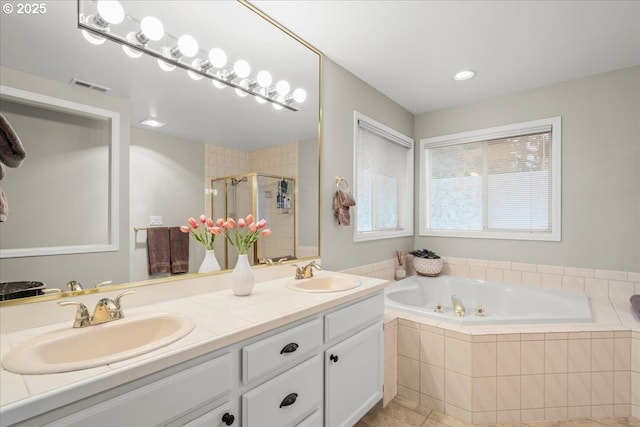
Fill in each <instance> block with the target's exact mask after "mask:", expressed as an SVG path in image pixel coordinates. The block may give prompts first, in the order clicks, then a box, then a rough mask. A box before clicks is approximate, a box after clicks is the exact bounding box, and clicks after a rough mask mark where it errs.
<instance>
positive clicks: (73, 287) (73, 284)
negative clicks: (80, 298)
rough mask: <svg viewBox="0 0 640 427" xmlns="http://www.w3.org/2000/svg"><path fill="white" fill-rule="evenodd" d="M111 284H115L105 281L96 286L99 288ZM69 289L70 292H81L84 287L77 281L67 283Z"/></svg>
mask: <svg viewBox="0 0 640 427" xmlns="http://www.w3.org/2000/svg"><path fill="white" fill-rule="evenodd" d="M111 283H113V281H112V280H105V281H104V282H100V283H98V284H97V285H95V287H96V288H99V287H100V286H104V285H110V284H111ZM67 288H69V290H70V291H72V292H73V291H81V290H82V289H83V288H82V285H81V284H80V282H78V281H76V280H72V281H70V282H68V283H67Z"/></svg>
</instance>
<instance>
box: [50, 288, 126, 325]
mask: <svg viewBox="0 0 640 427" xmlns="http://www.w3.org/2000/svg"><path fill="white" fill-rule="evenodd" d="M135 292H136V291H127V292H123V293H121V294H120V295H118V296H117V297H116V298H115V299H111V298H102V299H100V301H98V303H97V304H96V307H95V309H94V310H93V316H90V315H89V310H88V309H87V306H86V305H84V304H83V303H81V302H77V301H61V302H59V303H58V304H59V305H62V306H66V305H76V306H78V309H77V310H76V318H75V321H74V322H73V327H74V328H84V327H86V326H92V325H99V324H101V323H106V322H111V321H112V320H118V319H122V318H123V317H124V313H123V312H122V306H121V305H120V300H121V299H122V297H123V296H125V295H130V294H133V293H135Z"/></svg>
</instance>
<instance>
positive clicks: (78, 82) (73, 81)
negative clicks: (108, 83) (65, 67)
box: [71, 79, 111, 93]
mask: <svg viewBox="0 0 640 427" xmlns="http://www.w3.org/2000/svg"><path fill="white" fill-rule="evenodd" d="M71 84H72V85H76V86H81V87H86V88H87V89H93V90H97V91H98V92H102V93H105V92H109V91H110V90H111V89H109V88H108V87H104V86H100V85H97V84H95V83H89V82H85V81H83V80H78V79H71Z"/></svg>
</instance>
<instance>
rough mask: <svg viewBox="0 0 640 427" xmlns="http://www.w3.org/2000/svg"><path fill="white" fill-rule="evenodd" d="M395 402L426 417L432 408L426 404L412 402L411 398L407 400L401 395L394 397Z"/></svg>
mask: <svg viewBox="0 0 640 427" xmlns="http://www.w3.org/2000/svg"><path fill="white" fill-rule="evenodd" d="M395 402H396V403H397V404H398V405H400V406H402V407H404V408H407V409H411V410H412V411H415V412H417V413H419V414H421V415H424V416H425V417H428V416H429V414H431V411H432V409H431V408H428V407H426V406H423V405H421V404H420V403H419V402H414V401H412V400H407V399H405V398H403V397H397V398H396V399H395Z"/></svg>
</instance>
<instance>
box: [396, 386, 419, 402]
mask: <svg viewBox="0 0 640 427" xmlns="http://www.w3.org/2000/svg"><path fill="white" fill-rule="evenodd" d="M398 396H400V397H402V398H404V399H407V400H411V401H414V402H419V401H420V392H419V391H417V390H411V389H410V388H409V387H405V386H403V385H401V384H398Z"/></svg>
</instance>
